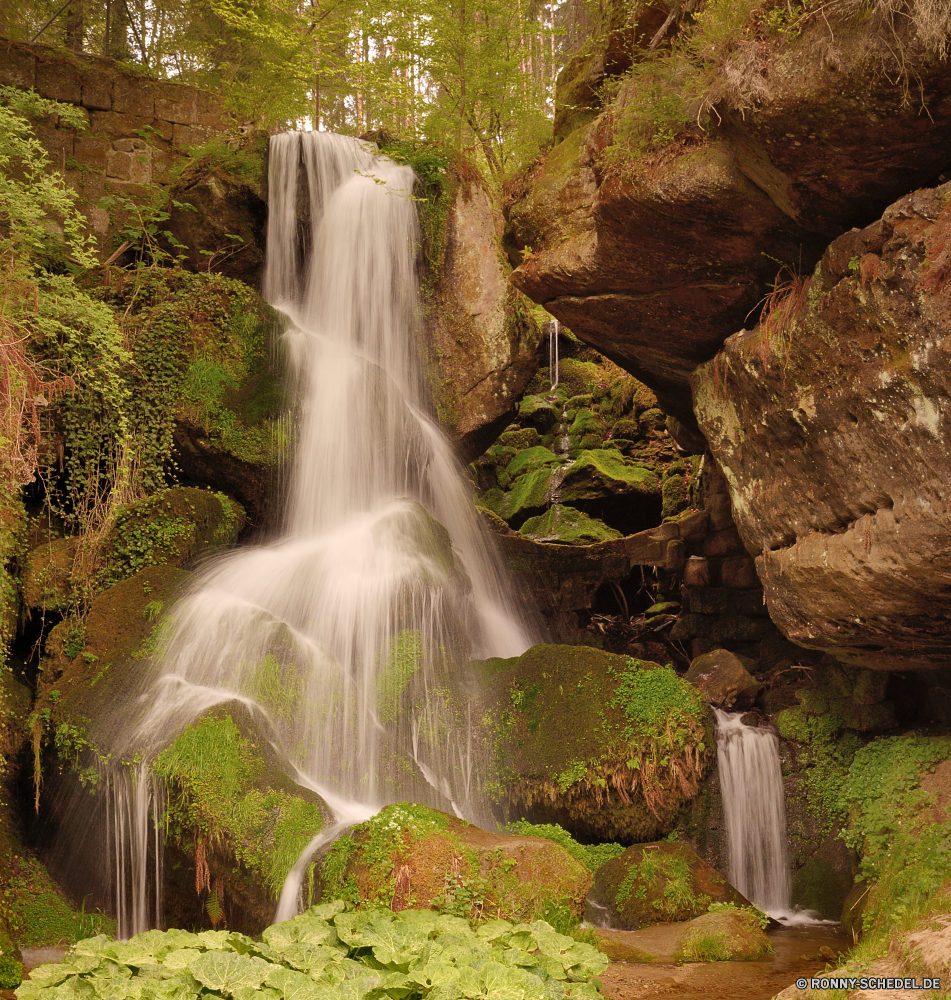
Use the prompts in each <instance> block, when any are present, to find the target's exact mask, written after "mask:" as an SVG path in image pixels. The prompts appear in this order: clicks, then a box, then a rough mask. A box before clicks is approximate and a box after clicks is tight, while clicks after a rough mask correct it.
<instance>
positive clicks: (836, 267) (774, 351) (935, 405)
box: [694, 184, 951, 668]
mask: <svg viewBox="0 0 951 1000" xmlns="http://www.w3.org/2000/svg"><path fill="white" fill-rule="evenodd" d="M949 201H951V184H945V185H943V186H942V187H940V188H937V189H932V190H923V191H917V192H915V193H914V194H911V195H908V196H906V197H904V198H902V199H900V200H899V201H898V202H896V203H895V204H894V205H892V206H891V207H890V208H888V209H887V211H886V212H885V213H884V215H883V217H882V218H881V219H880V220H879V221H878V222H876V223H874V224H872V225H870V226H868V227H867V228H865V229H862V230H854V231H852V232H850V233H846V234H845V235H844V236H842V237H840V238H839V239H837V240H836V241H835V242H834V243H833V244H832V245H831V246H830V247H829V249H828V250H827V251H826V253H825V255H824V256H823V258H822V260H821V262H820V264H819V266H818V268H817V269H816V272H815V274H814V275H813V276H812V278H811V279H810V280H809V283H808V287H807V288H805V289H802V288H799V289H793V290H792V292H791V297H789V298H788V299H787V301H786V303H785V305H783V306H780V307H779V308H778V309H777V310H776V311H775V312H774V313H773V316H772V318H771V319H769V320H768V321H767V322H766V323H765V324H761V325H760V326H758V327H757V328H756V329H755V330H752V331H747V330H743V331H741V332H740V333H738V334H736V335H735V336H733V337H731V338H730V339H729V340H728V341H727V343H726V345H725V346H724V350H723V351H722V352H721V354H720V355H718V356H717V358H716V359H715V361H713V362H710V363H709V364H706V365H704V366H703V367H701V368H700V369H699V370H698V372H697V375H696V378H695V383H694V384H695V399H696V408H697V416H698V420H699V422H700V426H701V428H702V430H703V432H704V433H705V434H706V436H707V439H708V440H709V442H710V446H711V449H712V451H713V454H714V456H715V458H716V461H717V464H718V465H719V466H720V468H721V469H722V471H723V474H724V476H725V477H726V479H727V481H728V482H729V485H730V492H731V495H732V501H733V511H734V516H735V518H736V523H737V527H738V528H739V531H740V535H741V536H742V538H743V542H744V543H745V545H746V547H747V549H748V550H749V551H750V552H751V553H755V554H757V557H756V567H757V571H758V574H759V577H760V579H761V580H762V583H763V587H764V589H765V592H766V597H767V601H768V604H769V611H770V615H771V616H772V618H773V620H774V621H775V622H776V624H777V625H779V627H780V628H781V629H782V630H783V632H784V633H785V634H786V635H787V636H788V637H789V638H790V639H792V640H793V641H795V642H797V643H799V644H801V645H805V646H810V647H814V648H818V649H830V650H836V651H838V653H839V654H844V655H847V656H850V657H852V658H853V659H854V660H855V661H856V662H859V663H862V664H864V665H866V666H878V667H884V668H896V667H902V666H904V667H913V666H923V665H926V664H928V663H930V662H933V661H935V660H943V659H944V658H946V657H947V653H948V650H949V648H951V617H949V612H951V590H949V587H948V583H949V581H951V523H949V517H948V511H949V509H951V465H949V462H948V448H949V439H951V406H949V396H951V364H949V362H951V337H949V331H951V263H949V260H951V253H949V250H951V204H949Z"/></svg>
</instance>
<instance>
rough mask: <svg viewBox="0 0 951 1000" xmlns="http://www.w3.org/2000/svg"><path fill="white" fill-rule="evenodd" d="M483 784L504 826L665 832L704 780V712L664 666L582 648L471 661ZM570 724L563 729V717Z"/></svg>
mask: <svg viewBox="0 0 951 1000" xmlns="http://www.w3.org/2000/svg"><path fill="white" fill-rule="evenodd" d="M470 670H471V672H472V674H473V680H474V686H475V687H476V689H477V690H481V691H483V692H484V694H483V704H482V705H481V706H480V707H479V709H478V711H477V710H475V709H474V710H473V713H472V714H473V717H474V718H476V717H478V718H480V719H481V720H482V726H481V728H482V734H481V741H482V746H483V749H484V753H485V757H486V758H487V762H486V773H487V775H488V784H489V788H490V789H492V788H495V789H496V790H497V791H496V793H495V794H496V796H497V797H498V799H499V803H500V805H501V806H502V808H503V809H504V810H505V811H506V813H507V814H508V816H509V818H512V819H519V818H522V817H525V818H528V819H530V820H531V821H532V822H540V823H558V824H560V825H561V826H562V827H564V828H565V829H566V830H567V831H568V832H569V833H571V834H572V835H574V836H575V837H579V838H581V839H583V840H586V841H599V840H600V841H603V840H617V841H621V842H624V843H632V842H636V841H643V840H647V839H650V838H652V837H657V836H662V835H663V834H665V833H667V832H669V831H670V830H671V829H672V828H673V827H674V825H675V824H676V822H677V820H678V819H679V817H680V815H681V813H682V812H683V810H684V807H685V806H686V804H687V803H688V802H689V801H690V799H691V798H692V797H693V796H694V795H696V793H697V791H698V789H699V785H700V781H701V780H702V778H703V775H704V773H705V772H706V770H707V768H708V766H709V763H710V758H711V756H712V755H711V751H710V748H711V747H712V745H713V739H712V733H710V732H708V730H707V721H706V711H705V708H704V706H703V704H702V702H701V701H700V698H699V696H698V695H697V693H696V692H695V691H694V690H693V688H692V687H691V686H690V685H688V684H687V683H686V682H684V681H683V680H681V679H680V678H679V677H678V676H677V675H676V674H675V673H674V671H673V670H672V669H671V668H670V667H662V666H660V665H659V664H656V663H649V662H641V661H637V660H633V659H630V658H628V657H623V656H616V655H614V654H613V653H606V652H603V651H602V650H599V649H592V648H590V647H584V646H533V647H532V648H531V649H530V650H528V652H526V653H523V654H522V656H520V657H513V658H512V659H507V660H504V659H498V658H495V659H491V660H484V661H478V662H475V663H473V664H470ZM566 719H571V720H572V721H571V725H570V726H566V725H565V720H566Z"/></svg>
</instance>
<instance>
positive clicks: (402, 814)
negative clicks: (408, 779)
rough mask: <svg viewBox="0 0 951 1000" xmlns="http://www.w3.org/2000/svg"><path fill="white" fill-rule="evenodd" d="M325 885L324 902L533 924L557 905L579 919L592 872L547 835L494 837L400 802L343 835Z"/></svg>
mask: <svg viewBox="0 0 951 1000" xmlns="http://www.w3.org/2000/svg"><path fill="white" fill-rule="evenodd" d="M320 880H321V886H322V891H323V895H324V898H325V899H337V898H344V899H349V900H350V901H351V902H354V903H364V904H366V903H376V904H382V905H384V906H389V907H390V908H391V909H393V910H403V909H407V908H408V907H414V908H420V909H426V908H434V909H443V910H448V911H449V912H452V913H456V914H457V915H459V916H464V917H473V918H475V917H479V916H482V915H483V913H484V914H485V915H486V916H489V915H491V916H492V917H501V918H502V919H504V920H515V921H528V920H533V919H536V918H538V917H540V916H542V915H543V914H544V913H545V912H546V908H551V907H555V908H558V909H561V910H562V912H567V913H568V914H570V915H572V916H574V917H579V916H581V914H582V913H583V911H584V900H585V896H586V895H587V892H588V888H589V886H590V885H591V873H590V872H589V871H588V869H587V868H586V867H585V866H584V865H583V864H582V863H581V862H580V861H578V860H576V859H575V858H573V857H572V856H571V855H570V854H569V853H568V852H567V851H566V850H565V849H564V848H563V847H561V846H560V845H558V844H556V843H554V842H553V841H551V840H547V839H545V838H543V837H523V836H513V835H508V834H496V833H488V832H487V831H485V830H482V829H480V828H479V827H477V826H473V825H472V824H470V823H467V822H465V821H464V820H460V819H457V818H456V817H454V816H449V815H447V814H446V813H442V812H438V811H437V810H435V809H429V808H427V807H425V806H419V805H412V804H409V803H399V804H397V805H392V806H387V807H386V808H385V809H383V810H382V811H381V812H380V813H379V814H378V815H377V816H374V817H373V818H372V819H370V820H367V821H366V822H365V823H361V824H359V825H358V826H355V827H353V828H352V829H351V830H350V831H349V832H348V833H347V834H346V836H344V837H342V838H340V839H339V840H338V841H337V842H336V843H335V844H334V846H333V847H332V848H331V849H330V851H329V852H327V854H326V855H325V856H324V859H323V864H322V871H321V876H320Z"/></svg>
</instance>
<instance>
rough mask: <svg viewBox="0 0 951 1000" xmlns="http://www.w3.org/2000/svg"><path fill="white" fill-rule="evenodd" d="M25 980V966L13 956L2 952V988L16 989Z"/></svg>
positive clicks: (0, 958) (0, 975)
mask: <svg viewBox="0 0 951 1000" xmlns="http://www.w3.org/2000/svg"><path fill="white" fill-rule="evenodd" d="M22 982H23V966H22V965H20V963H19V962H18V961H17V960H16V959H15V958H14V957H13V956H12V955H4V954H2V953H0V990H15V989H16V988H17V987H18V986H19V985H20V983H22Z"/></svg>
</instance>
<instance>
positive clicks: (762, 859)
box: [713, 708, 792, 919]
mask: <svg viewBox="0 0 951 1000" xmlns="http://www.w3.org/2000/svg"><path fill="white" fill-rule="evenodd" d="M713 711H714V715H715V716H716V720H717V767H718V770H719V772H720V791H721V794H722V796H723V813H724V816H725V819H726V835H727V846H728V849H729V852H730V881H731V883H732V884H733V885H734V886H735V887H736V888H737V889H739V891H740V892H742V893H743V895H744V896H746V898H747V899H749V900H750V901H751V902H752V903H754V904H755V905H756V906H758V907H759V908H760V909H761V910H763V911H764V912H765V913H768V914H769V915H770V916H772V917H775V918H776V919H782V918H784V917H785V918H787V919H788V918H789V916H790V915H791V913H792V907H791V904H790V898H789V897H790V880H789V861H788V855H787V850H786V803H785V799H784V796H783V776H782V772H781V770H780V766H779V739H778V738H777V736H776V734H775V733H774V732H773V731H772V730H770V729H766V728H756V727H754V726H745V725H743V723H742V722H741V721H740V720H741V718H742V716H743V713H742V712H723V711H721V710H720V709H716V708H715V709H714V710H713Z"/></svg>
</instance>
